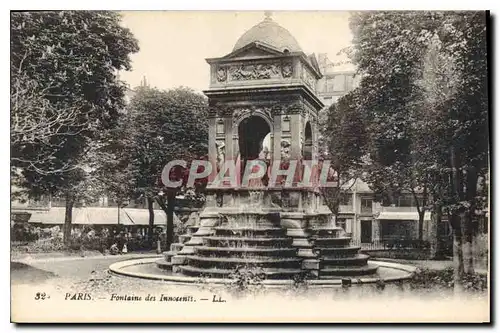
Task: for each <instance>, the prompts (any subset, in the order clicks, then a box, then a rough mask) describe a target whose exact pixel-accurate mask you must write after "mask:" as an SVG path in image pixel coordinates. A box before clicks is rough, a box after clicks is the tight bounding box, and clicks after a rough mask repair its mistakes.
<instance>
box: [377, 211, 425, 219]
mask: <svg viewBox="0 0 500 333" xmlns="http://www.w3.org/2000/svg"><path fill="white" fill-rule="evenodd" d="M376 219H377V220H401V221H412V220H414V221H418V213H417V212H381V213H380V214H379V216H377V217H376ZM430 220H431V212H425V214H424V221H430Z"/></svg>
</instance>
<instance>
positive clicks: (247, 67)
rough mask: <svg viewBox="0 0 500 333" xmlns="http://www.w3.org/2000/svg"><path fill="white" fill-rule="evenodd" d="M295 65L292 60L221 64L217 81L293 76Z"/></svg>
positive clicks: (217, 72) (217, 73) (218, 68)
mask: <svg viewBox="0 0 500 333" xmlns="http://www.w3.org/2000/svg"><path fill="white" fill-rule="evenodd" d="M292 75H293V66H292V63H291V62H283V63H282V62H271V63H269V62H268V63H260V64H230V65H219V66H218V67H217V71H216V78H217V82H219V83H224V82H231V81H245V80H266V79H282V78H285V79H286V78H291V77H292Z"/></svg>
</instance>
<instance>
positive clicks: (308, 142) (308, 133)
mask: <svg viewBox="0 0 500 333" xmlns="http://www.w3.org/2000/svg"><path fill="white" fill-rule="evenodd" d="M312 147H313V144H312V129H311V123H309V122H307V123H306V128H305V130H304V146H303V147H302V157H303V158H304V159H305V160H312Z"/></svg>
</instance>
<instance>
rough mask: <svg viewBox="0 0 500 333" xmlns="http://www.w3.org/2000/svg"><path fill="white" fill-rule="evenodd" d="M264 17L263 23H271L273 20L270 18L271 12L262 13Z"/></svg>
mask: <svg viewBox="0 0 500 333" xmlns="http://www.w3.org/2000/svg"><path fill="white" fill-rule="evenodd" d="M264 16H265V17H266V18H265V19H264V20H265V21H272V20H273V19H272V17H271V16H273V12H270V11H266V12H264Z"/></svg>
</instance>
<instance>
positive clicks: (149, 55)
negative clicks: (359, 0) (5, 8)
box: [10, 10, 491, 323]
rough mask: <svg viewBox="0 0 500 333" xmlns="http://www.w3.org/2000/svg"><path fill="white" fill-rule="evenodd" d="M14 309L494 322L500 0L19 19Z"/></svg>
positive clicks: (38, 316)
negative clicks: (495, 17)
mask: <svg viewBox="0 0 500 333" xmlns="http://www.w3.org/2000/svg"><path fill="white" fill-rule="evenodd" d="M10 19H11V21H10V29H11V41H10V45H11V56H10V69H11V72H10V73H11V80H10V84H11V85H10V102H11V103H10V106H11V109H10V119H11V123H10V149H11V156H10V162H11V163H10V165H11V169H10V172H11V173H10V179H11V214H10V216H11V223H10V244H11V261H10V271H11V321H12V322H14V323H40V322H44V323H103V322H113V323H131V322H133V323H191V322H197V323H200V322H210V323H229V322H230V323H234V322H252V323H296V322H306V323H318V322H321V323H384V322H404V323H427V322H444V323H456V322H467V323H489V322H490V320H491V315H490V283H491V281H490V275H489V272H490V270H489V269H490V260H489V258H490V256H489V254H490V228H489V225H490V210H489V207H490V196H489V193H490V169H489V165H490V160H489V159H490V144H489V143H490V132H489V128H490V127H489V108H490V103H489V90H488V88H489V85H488V78H489V75H488V65H489V63H488V61H489V58H488V50H489V40H488V36H490V35H491V31H490V23H489V22H490V17H489V12H488V11H362V12H357V11H77V10H68V11H12V12H11V15H10Z"/></svg>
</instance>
